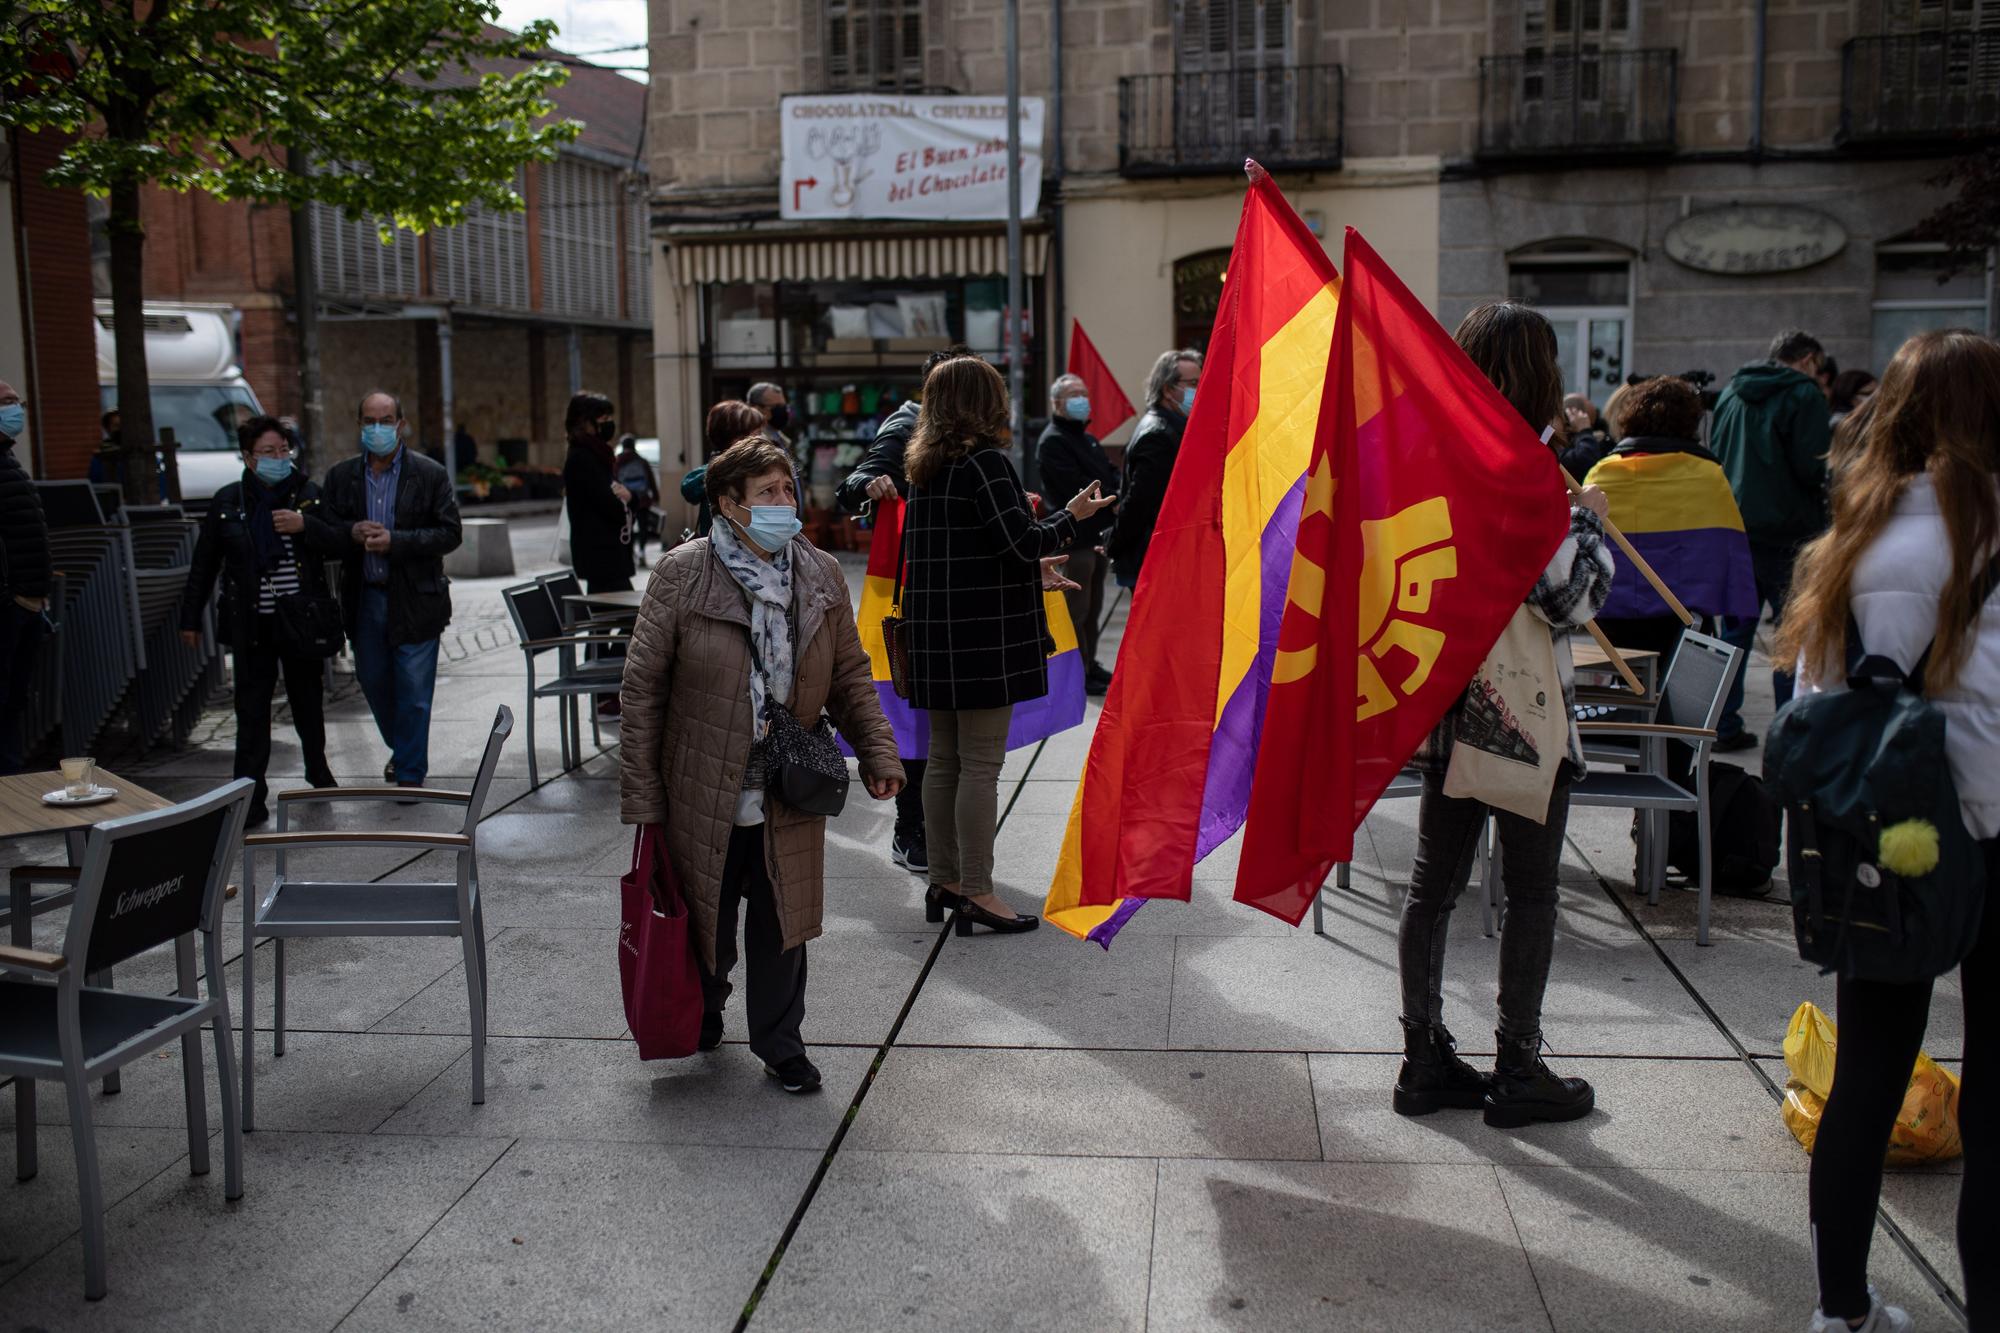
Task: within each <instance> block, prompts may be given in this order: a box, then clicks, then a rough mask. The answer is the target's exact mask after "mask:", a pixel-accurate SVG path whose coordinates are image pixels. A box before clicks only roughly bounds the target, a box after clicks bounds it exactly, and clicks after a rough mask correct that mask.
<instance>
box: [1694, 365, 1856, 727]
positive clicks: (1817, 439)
mask: <svg viewBox="0 0 2000 1333" xmlns="http://www.w3.org/2000/svg"><path fill="white" fill-rule="evenodd" d="M1825 360H1826V350H1825V349H1824V348H1822V347H1821V346H1820V345H1819V342H1818V340H1817V339H1815V338H1814V337H1813V336H1812V335H1811V334H1808V333H1804V332H1801V331H1800V330H1798V329H1787V330H1785V331H1784V332H1783V333H1780V334H1779V335H1778V336H1777V337H1775V338H1773V339H1772V340H1771V347H1770V351H1769V353H1768V355H1767V357H1766V359H1765V360H1763V361H1753V362H1752V363H1750V364H1749V365H1747V366H1745V367H1743V368H1742V369H1741V370H1739V371H1737V372H1736V374H1735V376H1734V377H1733V378H1732V379H1731V380H1730V381H1729V387H1728V388H1726V389H1724V390H1723V391H1722V396H1721V397H1720V398H1718V399H1717V400H1716V404H1715V420H1714V423H1713V424H1712V425H1711V427H1710V430H1709V449H1710V451H1711V452H1713V453H1714V454H1715V456H1716V458H1717V459H1719V460H1720V461H1721V463H1722V470H1723V472H1724V473H1725V474H1727V475H1728V477H1729V487H1730V489H1731V490H1733V491H1734V492H1736V507H1737V508H1738V509H1740V510H1742V511H1743V529H1744V532H1745V534H1746V535H1747V536H1748V537H1749V538H1750V559H1751V564H1752V565H1753V566H1754V568H1755V570H1756V575H1757V597H1758V604H1759V607H1760V608H1761V607H1762V606H1763V605H1764V604H1765V603H1768V604H1769V605H1770V607H1771V615H1772V618H1773V619H1776V618H1778V617H1781V616H1783V615H1784V613H1785V599H1786V597H1787V596H1788V595H1789V594H1790V592H1791V588H1792V562H1793V560H1795V559H1796V558H1797V557H1798V553H1799V548H1800V547H1801V546H1803V545H1805V544H1806V543H1807V542H1809V541H1811V540H1812V539H1813V538H1814V537H1816V536H1818V535H1819V534H1820V533H1821V532H1822V531H1823V530H1824V529H1825V528H1826V522H1827V508H1826V484H1827V478H1826V454H1827V449H1828V447H1829V446H1830V445H1831V444H1832V441H1833V426H1832V422H1831V418H1830V415H1829V413H1828V409H1827V405H1826V395H1825V393H1824V392H1822V390H1821V388H1820V383H1819V380H1818V378H1817V376H1818V373H1819V368H1820V366H1821V365H1822V364H1823V363H1824V362H1825ZM1725 637H1727V638H1728V639H1729V641H1730V642H1731V643H1734V644H1735V645H1736V646H1737V647H1739V648H1741V649H1743V651H1744V655H1745V660H1746V662H1747V661H1748V655H1749V651H1750V646H1751V644H1752V643H1754V642H1755V640H1756V637H1757V619H1756V618H1755V617H1752V618H1750V619H1748V620H1746V621H1743V622H1741V623H1736V624H1734V625H1733V627H1732V628H1730V629H1729V630H1727V631H1726V635H1725ZM1785 665H1786V666H1789V665H1790V663H1786V664H1785ZM1744 674H1745V673H1743V672H1738V673H1737V676H1736V682H1735V684H1733V685H1732V686H1731V687H1730V690H1729V700H1728V703H1727V705H1726V706H1725V708H1724V710H1723V714H1722V721H1721V722H1720V723H1719V724H1718V726H1717V729H1716V730H1717V733H1718V739H1717V741H1716V748H1717V749H1718V750H1748V749H1752V748H1754V747H1755V746H1756V744H1757V738H1756V737H1755V736H1754V735H1752V734H1751V733H1749V732H1747V731H1745V730H1744V729H1743V714H1742V710H1743V676H1744ZM1771 688H1772V693H1773V694H1774V696H1775V697H1776V700H1777V706H1778V707H1780V708H1783V707H1784V706H1785V704H1786V703H1788V702H1789V701H1790V700H1791V697H1792V677H1791V673H1790V672H1789V671H1786V670H1781V669H1774V670H1773V671H1772V673H1771Z"/></svg>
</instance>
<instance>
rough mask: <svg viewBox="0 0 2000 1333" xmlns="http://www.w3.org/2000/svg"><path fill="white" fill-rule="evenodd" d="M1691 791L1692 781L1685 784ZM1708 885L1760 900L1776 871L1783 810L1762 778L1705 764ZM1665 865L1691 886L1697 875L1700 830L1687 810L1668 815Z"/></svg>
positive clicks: (1726, 766)
mask: <svg viewBox="0 0 2000 1333" xmlns="http://www.w3.org/2000/svg"><path fill="white" fill-rule="evenodd" d="M1688 785H1689V787H1690V789H1692V786H1693V783H1692V780H1690V782H1689V784H1688ZM1708 809H1709V830H1708V835H1709V853H1710V866H1709V874H1710V879H1709V886H1710V888H1712V889H1713V890H1714V891H1715V892H1717V893H1727V894H1733V895H1735V896H1737V897H1741V898H1761V897H1763V896H1764V895H1765V894H1767V893H1769V892H1770V891H1771V872H1773V871H1774V870H1776V869H1777V868H1778V860H1779V849H1778V844H1779V841H1780V835H1781V834H1782V832H1783V829H1784V811H1783V809H1781V808H1780V807H1779V805H1778V803H1777V801H1776V800H1774V799H1772V797H1771V794H1770V792H1769V791H1767V790H1766V789H1765V786H1764V783H1763V780H1762V779H1760V778H1758V777H1757V776H1756V775H1754V774H1752V773H1749V772H1746V771H1745V770H1743V769H1741V768H1739V767H1737V766H1736V765H1735V764H1725V763H1722V762H1720V761H1719V760H1718V761H1714V762H1711V763H1710V764H1709V766H1708ZM1667 861H1668V863H1669V864H1671V865H1672V866H1673V867H1674V869H1676V870H1678V871H1680V872H1681V873H1682V874H1684V875H1686V876H1687V877H1688V879H1689V881H1690V882H1692V881H1694V880H1695V879H1696V878H1697V877H1698V876H1699V875H1700V873H1701V826H1700V824H1699V823H1697V822H1696V818H1695V813H1694V811H1692V810H1676V811H1673V812H1672V813H1671V814H1669V815H1668V816H1667Z"/></svg>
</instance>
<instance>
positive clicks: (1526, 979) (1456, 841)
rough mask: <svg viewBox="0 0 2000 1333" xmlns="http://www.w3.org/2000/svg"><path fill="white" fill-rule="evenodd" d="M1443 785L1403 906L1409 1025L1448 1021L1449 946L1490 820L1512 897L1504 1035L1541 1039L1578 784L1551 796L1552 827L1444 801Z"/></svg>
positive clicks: (1431, 787)
mask: <svg viewBox="0 0 2000 1333" xmlns="http://www.w3.org/2000/svg"><path fill="white" fill-rule="evenodd" d="M1443 788H1444V782H1443V779H1442V778H1437V777H1426V778H1425V779H1424V795H1423V802H1422V804H1421V805H1419V806H1418V807H1417V864H1416V869H1415V871H1414V872H1413V873H1412V874H1411V877H1410V895H1409V897H1407V898H1405V899H1404V900H1403V921H1402V926H1401V929H1400V930H1399V932H1398V943H1399V945H1400V959H1399V963H1400V969H1401V972H1402V979H1403V1019H1404V1021H1405V1022H1411V1023H1441V1022H1443V1021H1444V946H1445V936H1446V934H1447V933H1448V930H1449V928H1450V925H1451V910H1452V908H1453V907H1455V906H1457V904H1458V899H1459V895H1460V894H1462V893H1464V892H1465V885H1466V882H1467V881H1468V880H1469V879H1470V878H1471V876H1472V861H1473V852H1474V850H1475V849H1476V848H1477V846H1478V843H1479V826H1480V822H1481V821H1482V820H1484V819H1485V818H1486V817H1487V815H1488V814H1491V815H1492V817H1493V821H1494V823H1495V825H1496V826H1497V828H1498V830H1499V837H1500V856H1501V867H1500V881H1501V885H1502V887H1503V888H1504V889H1505V890H1506V894H1507V928H1506V929H1505V930H1504V931H1502V932H1501V933H1500V1024H1499V1028H1500V1031H1501V1032H1502V1033H1503V1034H1505V1035H1506V1036H1508V1037H1517V1038H1518V1037H1531V1036H1534V1035H1535V1034H1537V1033H1539V1032H1540V1031H1541V1030H1542V992H1543V991H1544V990H1546V989H1547V988H1548V983H1549V958H1550V955H1551V954H1553V953H1554V951H1555V943H1556V872H1557V868H1558V867H1559V866H1560V865H1561V863H1562V846H1563V828H1564V826H1565V825H1567V824H1568V823H1569V783H1568V782H1566V781H1561V780H1558V781H1557V783H1556V786H1555V790H1554V791H1553V792H1551V793H1550V795H1549V817H1548V822H1547V823H1544V824H1537V823H1535V822H1534V821H1533V820H1531V819H1523V818H1521V816H1519V815H1513V814H1508V813H1507V812H1506V811H1504V810H1491V809H1489V807H1488V806H1486V805H1485V804H1484V803H1483V802H1480V801H1473V800H1466V799H1463V798H1460V797H1455V796H1446V795H1445V794H1444V790H1443Z"/></svg>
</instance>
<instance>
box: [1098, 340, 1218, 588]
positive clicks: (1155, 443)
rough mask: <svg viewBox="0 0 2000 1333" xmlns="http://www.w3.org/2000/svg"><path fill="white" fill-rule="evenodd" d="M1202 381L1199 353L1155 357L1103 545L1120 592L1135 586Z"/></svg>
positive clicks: (1180, 351) (1181, 350)
mask: <svg viewBox="0 0 2000 1333" xmlns="http://www.w3.org/2000/svg"><path fill="white" fill-rule="evenodd" d="M1200 379H1201V353H1200V352H1197V351H1195V350H1194V349H1193V348H1189V347H1182V348H1176V349H1174V350H1173V351H1167V352H1162V353H1160V355H1159V357H1158V358H1157V359H1155V360H1154V362H1153V369H1152V371H1151V372H1150V373H1148V374H1147V376H1146V415H1144V416H1143V417H1140V418H1139V424H1138V425H1137V426H1135V427H1133V429H1132V438H1131V440H1130V441H1129V442H1128V443H1127V444H1126V446H1125V490H1124V493H1123V494H1122V495H1121V496H1120V497H1119V504H1118V517H1117V519H1116V520H1114V521H1113V523H1112V527H1111V534H1110V536H1109V537H1107V538H1106V539H1105V543H1104V552H1105V554H1106V555H1108V556H1110V557H1111V572H1112V573H1113V574H1115V575H1116V576H1117V578H1118V585H1119V586H1120V587H1122V588H1136V587H1138V586H1139V567H1140V566H1141V565H1142V564H1143V563H1144V562H1145V559H1146V548H1147V547H1148V546H1149V545H1151V544H1152V540H1153V525H1154V524H1155V523H1157V522H1159V521H1160V505H1161V503H1162V502H1163V501H1164V500H1165V499H1166V498H1167V483H1168V482H1169V481H1170V480H1172V479H1173V475H1174V460H1175V459H1176V458H1178V457H1180V452H1181V435H1182V433H1183V432H1185V431H1186V430H1187V423H1188V413H1190V412H1192V411H1194V390H1195V384H1196V382H1197V381H1199V380H1200Z"/></svg>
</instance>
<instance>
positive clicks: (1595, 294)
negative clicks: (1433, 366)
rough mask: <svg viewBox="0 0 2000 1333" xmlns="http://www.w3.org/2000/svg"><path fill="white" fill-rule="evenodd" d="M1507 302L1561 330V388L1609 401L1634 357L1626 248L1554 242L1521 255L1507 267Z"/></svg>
mask: <svg viewBox="0 0 2000 1333" xmlns="http://www.w3.org/2000/svg"><path fill="white" fill-rule="evenodd" d="M1507 296H1508V299H1509V300H1513V301H1519V302H1521V303H1522V304H1523V305H1531V306H1534V307H1535V308H1536V309H1537V310H1540V311H1541V312H1542V313H1543V314H1544V315H1546V316H1548V319H1549V322H1550V323H1551V324H1553V325H1555V330H1556V356H1557V359H1558V362H1559V364H1560V365H1561V366H1562V373H1563V390H1564V391H1565V392H1577V393H1583V394H1588V395H1589V396H1590V399H1591V401H1592V402H1595V403H1597V404H1599V405H1600V406H1601V405H1602V404H1603V402H1604V400H1605V399H1606V398H1607V397H1609V396H1610V394H1611V391H1612V390H1614V389H1616V388H1617V387H1618V386H1619V385H1621V384H1623V383H1624V382H1625V376H1626V373H1627V369H1628V366H1629V364H1630V362H1631V352H1632V261H1631V259H1630V257H1629V256H1627V255H1626V254H1625V253H1624V252H1623V251H1615V250H1611V249H1608V248H1606V247H1602V246H1592V245H1588V244H1579V243H1576V242H1554V243H1552V244H1549V245H1545V246H1537V247H1531V248H1529V249H1528V250H1524V251H1520V252H1517V253H1516V255H1515V257H1514V258H1513V259H1512V260H1511V261H1510V262H1509V263H1508V265H1507Z"/></svg>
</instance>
